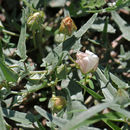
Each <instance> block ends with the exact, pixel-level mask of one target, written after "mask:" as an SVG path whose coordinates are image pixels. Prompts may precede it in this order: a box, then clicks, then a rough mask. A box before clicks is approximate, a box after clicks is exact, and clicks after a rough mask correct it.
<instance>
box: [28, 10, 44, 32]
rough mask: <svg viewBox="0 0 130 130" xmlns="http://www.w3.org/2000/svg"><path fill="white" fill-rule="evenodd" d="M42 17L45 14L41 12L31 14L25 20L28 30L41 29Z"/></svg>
mask: <svg viewBox="0 0 130 130" xmlns="http://www.w3.org/2000/svg"><path fill="white" fill-rule="evenodd" d="M44 16H45V14H44V12H43V11H39V12H36V13H34V14H32V15H31V16H30V17H29V18H28V20H27V25H28V27H29V28H30V30H32V31H35V30H39V29H40V28H41V27H42V24H43V21H44Z"/></svg>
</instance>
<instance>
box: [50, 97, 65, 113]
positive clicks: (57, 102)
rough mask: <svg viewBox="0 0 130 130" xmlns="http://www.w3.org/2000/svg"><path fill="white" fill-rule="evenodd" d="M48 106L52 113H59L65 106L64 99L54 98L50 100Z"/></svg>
mask: <svg viewBox="0 0 130 130" xmlns="http://www.w3.org/2000/svg"><path fill="white" fill-rule="evenodd" d="M50 104H51V106H50V107H51V109H52V110H53V111H54V112H59V111H60V110H62V109H63V108H64V107H65V106H66V99H65V98H64V97H62V96H55V97H52V98H51V99H50Z"/></svg>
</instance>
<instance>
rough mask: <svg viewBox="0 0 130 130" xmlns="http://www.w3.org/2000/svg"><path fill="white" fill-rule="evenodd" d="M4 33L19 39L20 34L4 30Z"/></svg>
mask: <svg viewBox="0 0 130 130" xmlns="http://www.w3.org/2000/svg"><path fill="white" fill-rule="evenodd" d="M2 32H3V33H7V34H9V35H12V36H16V37H19V34H17V33H14V32H10V31H7V30H5V29H2Z"/></svg>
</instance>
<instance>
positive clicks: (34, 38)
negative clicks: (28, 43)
mask: <svg viewBox="0 0 130 130" xmlns="http://www.w3.org/2000/svg"><path fill="white" fill-rule="evenodd" d="M33 45H34V49H36V48H37V45H36V37H35V32H34V31H33Z"/></svg>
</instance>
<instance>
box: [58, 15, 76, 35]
mask: <svg viewBox="0 0 130 130" xmlns="http://www.w3.org/2000/svg"><path fill="white" fill-rule="evenodd" d="M76 30H77V27H76V25H75V23H74V21H73V20H72V19H71V18H70V17H69V16H67V17H65V18H64V19H63V20H62V21H61V25H60V28H59V31H60V32H61V33H63V34H66V35H69V36H70V35H71V34H72V33H73V32H74V31H76Z"/></svg>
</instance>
